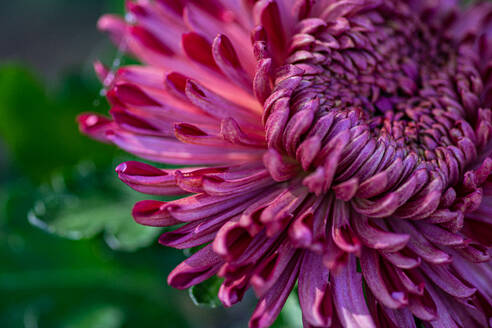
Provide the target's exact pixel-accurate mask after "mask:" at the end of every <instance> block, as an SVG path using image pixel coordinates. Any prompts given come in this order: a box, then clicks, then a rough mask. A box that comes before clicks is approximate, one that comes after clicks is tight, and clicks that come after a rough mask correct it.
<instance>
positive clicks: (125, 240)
mask: <svg viewBox="0 0 492 328" xmlns="http://www.w3.org/2000/svg"><path fill="white" fill-rule="evenodd" d="M109 172H111V174H109ZM39 194H40V196H39V198H38V200H37V201H36V202H35V204H34V206H33V208H32V210H31V211H30V212H29V214H28V218H29V222H30V223H31V224H32V225H34V226H36V227H38V228H41V229H43V230H44V231H46V232H48V233H51V234H55V235H57V236H60V237H63V238H68V239H72V240H80V239H89V238H93V237H95V236H96V235H99V234H103V235H104V239H105V241H106V243H107V244H108V245H109V246H110V247H111V248H112V249H116V250H123V251H135V250H136V249H138V248H142V247H147V246H149V245H151V244H152V243H153V242H154V241H155V240H156V238H157V236H158V235H159V234H160V233H161V232H162V230H161V229H159V228H154V227H145V226H142V225H139V224H137V223H135V221H134V220H133V219H132V217H131V207H132V205H133V203H135V202H136V201H138V200H141V199H142V198H143V197H145V196H142V195H140V194H138V193H136V192H133V191H130V190H129V188H128V187H127V186H126V185H124V184H123V183H122V182H120V181H119V180H118V179H117V178H116V177H115V176H114V175H113V173H112V170H111V171H102V172H98V171H97V170H95V169H94V166H93V165H90V164H88V163H85V164H83V165H80V166H79V167H78V168H76V169H75V170H74V171H73V172H72V173H71V174H65V175H56V176H55V177H54V178H53V179H52V182H51V184H49V185H44V186H43V187H42V188H40V191H39Z"/></svg>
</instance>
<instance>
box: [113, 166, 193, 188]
mask: <svg viewBox="0 0 492 328" xmlns="http://www.w3.org/2000/svg"><path fill="white" fill-rule="evenodd" d="M116 172H117V173H118V177H119V178H120V179H121V181H123V182H124V183H126V184H127V185H129V186H130V187H131V188H133V189H135V190H136V191H139V192H142V193H145V194H150V195H180V194H186V193H187V192H186V191H184V190H183V189H181V188H180V187H179V186H178V185H177V184H176V178H175V177H174V174H173V171H170V170H168V171H166V170H160V169H157V168H155V167H153V166H150V165H148V164H144V163H140V162H125V163H121V164H120V165H118V167H117V168H116Z"/></svg>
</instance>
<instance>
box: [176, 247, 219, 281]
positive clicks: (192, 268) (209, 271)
mask: <svg viewBox="0 0 492 328" xmlns="http://www.w3.org/2000/svg"><path fill="white" fill-rule="evenodd" d="M222 263H223V261H222V259H221V258H220V257H219V256H218V255H217V254H215V253H214V251H213V250H212V246H211V245H208V246H206V247H205V248H202V249H201V250H199V251H198V252H196V253H195V254H193V255H192V256H191V257H189V258H188V259H186V260H185V261H184V262H182V263H181V264H180V265H178V266H177V267H176V268H175V269H174V270H173V271H172V272H171V273H170V274H169V277H168V278H167V283H168V284H169V285H171V286H173V287H174V288H178V289H186V288H189V287H191V286H194V285H196V284H199V283H201V282H202V281H205V280H207V279H208V278H210V277H212V276H213V275H215V274H216V273H217V271H218V270H219V268H220V266H221V265H222Z"/></svg>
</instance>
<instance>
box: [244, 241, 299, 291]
mask: <svg viewBox="0 0 492 328" xmlns="http://www.w3.org/2000/svg"><path fill="white" fill-rule="evenodd" d="M295 254H296V249H295V248H294V247H292V244H291V243H290V242H288V241H286V242H284V243H282V244H281V245H280V246H278V248H277V250H275V252H274V253H273V254H271V255H270V256H268V257H267V258H266V259H263V260H262V261H261V263H259V265H258V267H257V268H256V270H255V272H254V274H253V276H252V277H251V285H252V286H253V288H254V290H255V293H256V295H257V296H258V297H262V296H263V295H265V294H266V293H267V292H268V290H270V288H272V286H273V285H274V284H275V283H276V282H277V280H278V279H279V278H280V276H281V275H282V273H283V272H284V270H285V269H286V268H287V266H288V264H289V262H290V261H291V260H292V258H294V257H295V256H296V255H295Z"/></svg>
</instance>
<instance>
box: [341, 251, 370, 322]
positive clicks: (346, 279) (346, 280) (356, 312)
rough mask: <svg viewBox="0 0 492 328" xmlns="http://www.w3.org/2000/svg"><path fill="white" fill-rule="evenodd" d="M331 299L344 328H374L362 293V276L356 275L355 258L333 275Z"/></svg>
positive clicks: (351, 258) (351, 257) (350, 259)
mask: <svg viewBox="0 0 492 328" xmlns="http://www.w3.org/2000/svg"><path fill="white" fill-rule="evenodd" d="M332 281H333V299H334V303H335V308H336V310H337V313H338V317H339V318H340V321H341V323H342V325H343V326H344V327H351V328H376V325H375V324H374V321H373V319H372V317H371V315H370V313H369V309H368V308H367V304H366V301H365V300H364V293H363V291H362V275H361V274H360V273H357V268H356V261H355V256H353V255H351V256H350V257H349V262H348V264H347V265H346V266H344V267H343V268H341V269H340V271H339V272H337V273H336V274H334V275H333V277H332Z"/></svg>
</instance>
